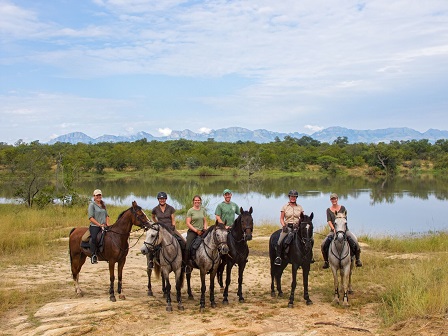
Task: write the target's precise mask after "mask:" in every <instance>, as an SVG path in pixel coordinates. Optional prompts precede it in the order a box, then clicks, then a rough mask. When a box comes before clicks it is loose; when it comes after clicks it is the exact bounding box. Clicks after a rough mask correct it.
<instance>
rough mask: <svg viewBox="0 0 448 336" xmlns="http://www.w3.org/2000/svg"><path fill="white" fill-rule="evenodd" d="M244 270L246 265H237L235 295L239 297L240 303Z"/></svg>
mask: <svg viewBox="0 0 448 336" xmlns="http://www.w3.org/2000/svg"><path fill="white" fill-rule="evenodd" d="M245 268H246V263H245V262H243V263H241V264H238V292H237V293H236V294H237V295H238V297H239V301H240V303H242V302H244V297H243V273H244V269H245Z"/></svg>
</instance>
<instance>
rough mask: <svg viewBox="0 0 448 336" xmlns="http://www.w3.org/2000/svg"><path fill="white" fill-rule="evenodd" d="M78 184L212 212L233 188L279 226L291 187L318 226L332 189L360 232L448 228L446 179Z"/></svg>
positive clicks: (259, 217)
mask: <svg viewBox="0 0 448 336" xmlns="http://www.w3.org/2000/svg"><path fill="white" fill-rule="evenodd" d="M76 188H77V190H78V191H79V192H81V193H83V194H85V195H90V194H91V193H92V191H93V190H94V189H96V188H100V189H101V190H102V191H103V194H104V196H105V201H106V202H107V203H109V204H116V205H126V206H127V205H130V204H131V203H132V201H133V200H136V201H137V202H138V203H139V204H140V205H141V206H143V207H144V208H145V209H151V208H152V207H154V206H155V205H156V204H157V199H156V195H157V193H158V192H159V191H162V190H163V191H165V192H167V193H168V197H169V200H168V202H169V203H170V204H171V205H173V206H174V207H175V208H176V209H180V208H182V207H185V206H187V205H188V206H189V205H190V204H191V198H192V197H193V195H194V194H196V193H198V194H201V195H202V196H203V199H204V200H206V201H207V202H208V204H207V205H208V212H209V213H210V214H211V215H213V212H214V210H215V208H216V205H217V204H218V203H219V202H221V201H222V200H223V197H222V195H221V193H222V191H223V190H224V189H225V188H229V189H232V190H233V198H232V200H233V201H235V202H236V203H237V204H238V205H240V206H242V207H243V208H244V209H247V208H249V207H250V206H252V207H253V209H254V213H253V217H254V221H255V224H261V223H262V222H270V223H274V224H278V225H280V224H279V217H280V209H281V207H282V205H283V204H284V203H286V202H287V200H288V199H287V197H286V195H287V193H288V191H289V190H290V189H297V190H298V191H299V198H298V202H299V203H300V204H301V205H302V206H303V207H304V209H305V212H306V213H310V212H314V215H315V219H314V223H315V225H316V226H318V227H323V226H325V225H326V218H325V211H326V209H327V207H329V206H330V202H329V199H328V198H329V195H330V193H331V192H336V193H338V194H339V197H340V202H339V203H340V204H343V205H345V206H346V207H347V210H348V221H349V224H350V228H351V230H352V231H354V232H355V233H356V234H358V235H361V234H368V235H373V236H378V235H402V234H410V233H421V232H428V231H440V230H448V219H447V218H446V215H445V207H446V204H445V203H446V200H447V199H448V181H447V180H446V179H443V178H437V179H436V178H401V179H398V178H396V179H389V180H370V179H367V178H361V177H358V178H354V177H344V176H342V177H336V178H331V179H325V178H324V179H319V178H307V179H303V178H297V177H282V178H265V179H248V178H224V177H206V178H201V177H188V178H169V177H157V178H152V177H145V178H141V179H123V180H117V181H106V180H104V179H98V180H95V181H88V182H83V183H82V184H79V185H77V186H76ZM0 197H2V199H3V200H4V202H7V201H8V200H10V199H11V198H12V190H8V188H7V187H2V189H1V191H0ZM0 201H1V199H0ZM1 202H3V201H1ZM4 202H3V203H4Z"/></svg>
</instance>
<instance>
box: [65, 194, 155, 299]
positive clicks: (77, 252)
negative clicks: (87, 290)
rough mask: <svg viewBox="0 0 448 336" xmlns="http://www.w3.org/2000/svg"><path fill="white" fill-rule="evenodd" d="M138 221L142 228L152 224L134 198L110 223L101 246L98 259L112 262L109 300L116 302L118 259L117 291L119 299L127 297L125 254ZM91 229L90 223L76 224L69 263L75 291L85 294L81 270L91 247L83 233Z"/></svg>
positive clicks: (70, 245) (72, 236)
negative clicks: (85, 241) (124, 287)
mask: <svg viewBox="0 0 448 336" xmlns="http://www.w3.org/2000/svg"><path fill="white" fill-rule="evenodd" d="M133 225H136V226H139V227H141V228H145V227H148V226H149V220H148V217H147V216H146V214H145V213H144V212H143V210H142V208H141V207H140V206H138V205H137V202H135V201H133V202H132V207H130V208H129V209H127V210H125V211H123V212H122V213H121V214H120V215H119V216H118V219H117V221H116V222H115V224H113V225H111V226H109V227H108V228H107V231H106V232H105V234H104V241H103V247H102V250H101V251H99V252H98V254H97V256H98V260H100V261H101V260H103V261H107V262H108V263H109V274H110V288H109V294H110V300H111V301H113V302H115V301H116V299H115V292H114V281H115V274H114V269H115V263H118V294H119V298H120V299H123V300H124V299H125V298H126V297H125V295H124V294H122V293H121V291H122V274H123V267H124V264H125V262H126V256H127V255H128V252H129V242H128V239H129V235H130V232H131V229H132V226H133ZM87 230H88V228H87V227H78V228H73V229H72V230H71V231H70V236H69V251H70V264H71V268H72V277H73V281H74V282H75V283H74V285H75V291H76V294H78V295H80V296H82V294H83V293H82V291H81V288H80V287H79V282H78V281H79V272H80V271H81V267H82V265H84V262H85V261H86V257H90V256H91V255H92V254H91V253H90V247H89V246H86V247H83V246H81V243H82V242H81V239H82V236H83V235H84V233H85V232H86V231H87Z"/></svg>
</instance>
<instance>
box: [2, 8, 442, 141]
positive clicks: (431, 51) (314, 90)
mask: <svg viewBox="0 0 448 336" xmlns="http://www.w3.org/2000/svg"><path fill="white" fill-rule="evenodd" d="M0 18H1V19H0V142H6V143H10V144H13V143H15V142H16V141H18V140H22V141H24V142H32V141H36V140H38V141H40V142H41V143H45V142H48V141H50V140H51V139H53V138H55V137H57V136H60V135H64V134H67V133H71V132H83V133H85V134H87V135H88V136H90V137H92V138H97V137H99V136H101V135H104V134H110V135H132V134H136V133H138V132H141V131H144V132H147V133H150V134H152V135H153V136H166V135H169V134H170V132H171V131H172V130H185V129H189V130H191V131H193V132H196V133H207V132H210V130H213V129H215V130H216V129H221V128H227V127H244V128H247V129H250V130H256V129H267V130H270V131H275V132H286V133H290V132H299V133H305V134H312V133H313V132H316V131H319V130H321V129H324V128H327V127H332V126H341V127H346V128H351V129H357V130H366V129H382V128H388V127H409V128H413V129H415V130H417V131H419V132H425V131H426V130H428V129H430V128H435V129H440V130H448V113H447V112H448V1H446V0H425V1H421V0H394V1H391V0H374V1H369V0H365V1H354V0H353V1H352V0H332V1H326V0H281V1H278V0H257V1H254V0H252V1H249V0H241V1H238V0H236V1H231V0H216V1H213V0H209V1H201V0H191V1H181V0H163V1H162V0H159V1H155V0H152V1H144V0H82V1H79V0H51V1H48V0H17V1H15V0H0Z"/></svg>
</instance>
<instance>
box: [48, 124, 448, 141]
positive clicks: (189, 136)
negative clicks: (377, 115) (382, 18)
mask: <svg viewBox="0 0 448 336" xmlns="http://www.w3.org/2000/svg"><path fill="white" fill-rule="evenodd" d="M286 136H290V137H293V138H301V137H303V136H309V137H311V138H313V139H315V140H318V141H320V142H328V143H332V142H333V141H334V140H336V139H337V138H338V137H347V139H348V142H349V143H357V142H364V143H379V142H385V143H389V142H390V141H401V140H422V139H427V140H429V141H430V142H431V143H434V142H435V141H437V140H438V139H448V131H441V130H437V129H429V130H427V131H426V132H424V133H421V132H418V131H416V130H413V129H411V128H407V127H402V128H385V129H376V130H353V129H349V128H344V127H338V126H335V127H329V128H325V129H323V130H321V131H319V132H315V133H313V134H311V135H308V134H304V133H298V132H294V133H279V132H272V131H268V130H265V129H257V130H254V131H251V130H249V129H247V128H242V127H229V128H220V129H217V130H212V131H211V132H210V133H195V132H193V131H190V130H188V129H186V130H183V131H172V132H171V134H170V135H169V136H163V137H155V136H153V135H151V134H149V133H146V132H139V133H136V134H134V135H130V136H118V135H107V134H105V135H102V136H100V137H98V138H91V137H89V136H88V135H86V134H84V133H82V132H73V133H68V134H65V135H61V136H59V137H57V138H54V139H53V140H51V141H49V142H48V144H54V143H56V142H68V143H72V144H76V143H79V142H81V143H92V144H93V143H99V142H133V141H136V140H141V139H147V140H148V141H152V140H157V141H167V140H178V139H186V140H194V141H207V140H210V139H213V140H214V141H219V142H237V141H244V142H245V141H254V142H257V143H266V142H273V141H275V139H276V138H278V139H280V140H283V139H284V138H285V137H286Z"/></svg>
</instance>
